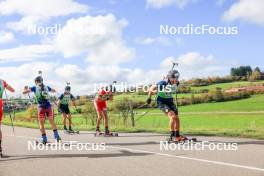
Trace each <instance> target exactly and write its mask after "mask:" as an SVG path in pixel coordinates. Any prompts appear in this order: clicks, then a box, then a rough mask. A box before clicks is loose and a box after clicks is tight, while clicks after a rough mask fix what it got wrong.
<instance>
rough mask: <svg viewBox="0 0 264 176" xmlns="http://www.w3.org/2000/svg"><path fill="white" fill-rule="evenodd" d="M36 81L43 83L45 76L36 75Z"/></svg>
mask: <svg viewBox="0 0 264 176" xmlns="http://www.w3.org/2000/svg"><path fill="white" fill-rule="evenodd" d="M35 83H43V78H42V77H41V76H38V77H36V78H35Z"/></svg>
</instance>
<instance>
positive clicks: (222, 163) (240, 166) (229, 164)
mask: <svg viewBox="0 0 264 176" xmlns="http://www.w3.org/2000/svg"><path fill="white" fill-rule="evenodd" d="M7 136H12V137H18V138H24V139H39V138H36V137H31V136H14V135H7ZM65 142H67V141H65ZM68 142H70V141H68ZM71 142H72V141H71ZM74 142H79V141H74ZM106 147H107V148H112V149H119V150H127V151H132V152H141V153H149V154H155V155H159V156H166V157H171V158H179V159H185V160H191V161H198V162H203V163H210V164H216V165H222V166H230V167H236V168H242V169H248V170H254V171H260V172H264V168H258V167H253V166H245V165H239V164H234V163H228V162H221V161H212V160H206V159H200V158H193V157H186V156H177V155H170V154H166V153H159V152H152V151H147V150H139V149H131V148H126V147H115V146H111V145H106Z"/></svg>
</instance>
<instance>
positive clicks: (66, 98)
mask: <svg viewBox="0 0 264 176" xmlns="http://www.w3.org/2000/svg"><path fill="white" fill-rule="evenodd" d="M71 101H72V104H73V106H74V107H75V109H77V107H76V104H75V97H74V96H73V95H72V94H71V87H70V86H69V85H67V86H66V87H65V90H64V93H63V94H61V95H60V96H59V98H58V102H57V104H58V111H59V112H60V113H61V114H62V120H63V128H64V130H65V132H69V133H74V132H75V131H74V130H73V129H72V116H71V111H70V108H69V106H70V102H71ZM66 119H68V121H69V129H68V128H67V126H66Z"/></svg>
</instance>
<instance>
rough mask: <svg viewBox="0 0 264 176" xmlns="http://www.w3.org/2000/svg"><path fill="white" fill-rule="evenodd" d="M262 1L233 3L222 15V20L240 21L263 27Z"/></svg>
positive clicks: (253, 0)
mask: <svg viewBox="0 0 264 176" xmlns="http://www.w3.org/2000/svg"><path fill="white" fill-rule="evenodd" d="M263 9H264V1H263V0H240V1H238V2H236V3H234V4H233V5H232V6H231V7H230V9H229V10H227V11H226V12H225V13H224V15H223V17H222V18H223V20H224V21H227V22H232V21H235V20H241V21H245V22H250V23H255V24H260V25H264V10H263Z"/></svg>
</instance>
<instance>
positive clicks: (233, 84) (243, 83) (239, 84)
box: [192, 81, 264, 90]
mask: <svg viewBox="0 0 264 176" xmlns="http://www.w3.org/2000/svg"><path fill="white" fill-rule="evenodd" d="M263 83H264V81H256V82H248V81H236V82H230V83H220V84H213V85H210V86H200V87H192V90H200V89H208V90H212V89H215V88H217V87H219V88H222V89H223V90H226V89H231V88H236V87H244V86H252V85H262V84H263Z"/></svg>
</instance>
